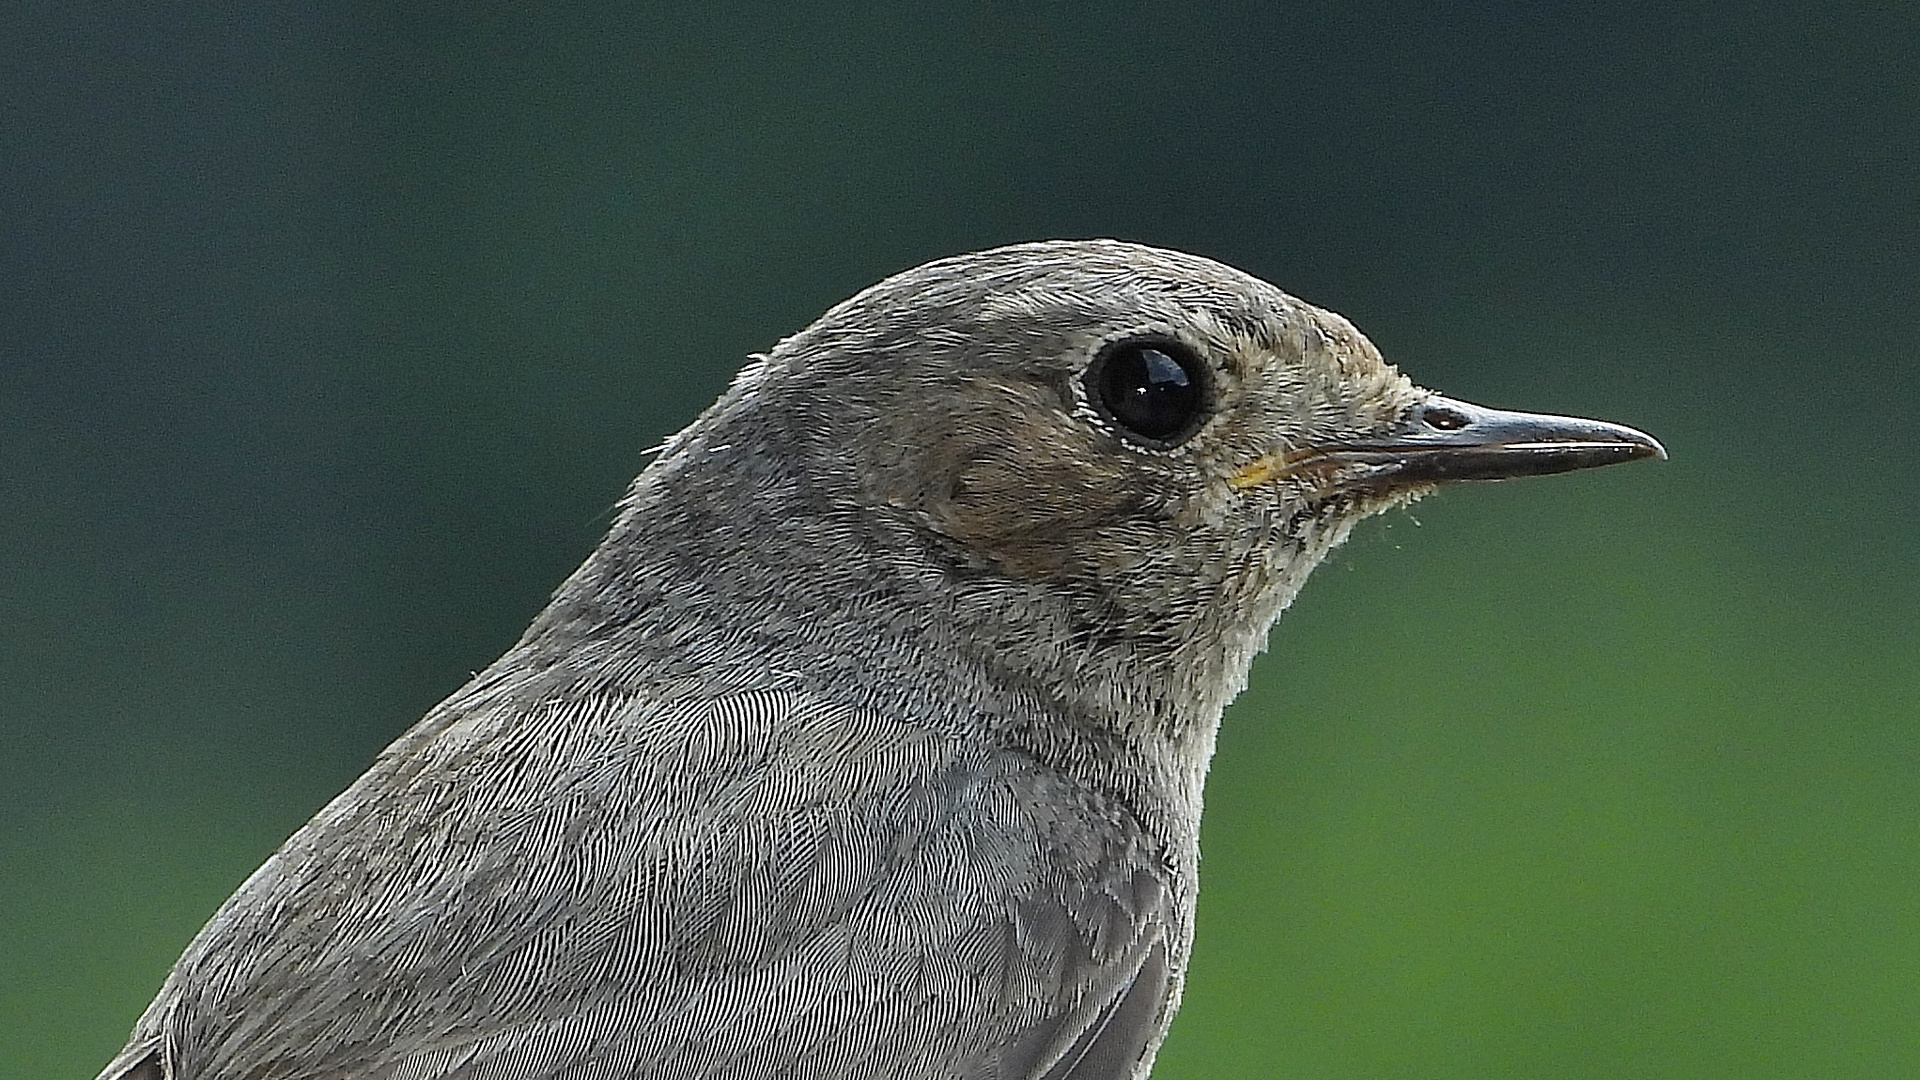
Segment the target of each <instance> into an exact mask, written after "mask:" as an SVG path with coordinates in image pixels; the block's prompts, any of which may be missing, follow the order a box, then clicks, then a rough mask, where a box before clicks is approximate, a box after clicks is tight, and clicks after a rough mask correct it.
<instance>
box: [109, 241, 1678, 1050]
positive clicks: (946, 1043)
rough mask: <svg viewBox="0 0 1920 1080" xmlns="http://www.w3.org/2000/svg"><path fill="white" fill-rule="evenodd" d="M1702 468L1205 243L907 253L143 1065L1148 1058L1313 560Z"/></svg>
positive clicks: (678, 489)
mask: <svg viewBox="0 0 1920 1080" xmlns="http://www.w3.org/2000/svg"><path fill="white" fill-rule="evenodd" d="M1661 456H1664V453H1663V451H1662V450H1661V448H1660V445H1659V444H1658V443H1657V442H1655V441H1654V440H1653V439H1652V438H1650V437H1648V436H1646V435H1644V434H1641V433H1640V432H1637V431H1634V430H1632V429H1630V428H1625V427H1620V426H1617V425H1613V424H1606V423H1601V422H1598V421H1592V420H1579V419H1572V418H1567V417H1557V416H1543V415H1535V414H1529V413H1516V412H1503V411H1499V410H1494V409H1487V408H1481V407H1479V406H1475V405H1469V404H1466V403H1464V402H1459V401H1454V400H1451V399H1448V398H1444V397H1441V396H1439V395H1438V394H1435V393H1432V392H1431V391H1427V390H1423V389H1420V388H1419V387H1417V386H1415V385H1414V384H1413V383H1412V382H1410V381H1409V380H1408V379H1407V378H1405V377H1404V376H1402V375H1401V374H1400V373H1399V372H1398V371H1396V370H1395V369H1394V368H1393V367H1391V366H1389V365H1388V364H1386V363H1385V362H1383V361H1382V360H1381V358H1380V355H1379V353H1378V352H1377V351H1376V350H1375V349H1374V347H1373V345H1372V344H1371V343H1370V342H1368V341H1367V339H1366V338H1365V337H1362V336H1361V335H1360V334H1359V332H1357V331H1356V330H1355V329H1354V328H1353V327H1352V326H1351V325H1349V324H1348V323H1347V321H1346V320H1344V319H1342V318H1340V317H1339V316H1337V315H1334V314H1332V313H1330V312H1326V311H1322V310H1320V309H1318V308H1314V307H1312V306H1310V305H1308V304H1305V303H1302V302H1301V301H1299V300H1296V299H1294V298H1293V297H1291V296H1288V295H1287V294H1285V293H1283V292H1281V291H1280V290H1278V289H1276V288H1274V287H1273V286H1271V285H1268V284H1266V283H1265V282H1263V281H1260V280H1258V279H1255V278H1253V277H1250V276H1248V275H1246V274H1243V273H1240V272H1239V271H1236V270H1233V269H1231V268H1229V267H1226V266H1223V265H1221V264H1219V263H1216V262H1212V261H1210V260H1207V259H1204V258H1200V257H1197V256H1193V255H1186V254H1180V253H1177V252H1171V251H1162V250H1156V249H1153V248H1147V247H1141V246H1138V245H1134V244H1127V243H1119V242H1115V241H1054V242H1047V243H1035V244H1025V245H1020V246H1015V247H1007V248H1000V249H997V250H992V251H985V252H980V253H976V254H971V255H962V256H958V257H954V258H949V259H943V260H940V261H938V262H933V263H929V264H927V265H925V266H921V267H918V268H916V269H913V270H909V271H906V272H905V273H902V274H899V275H897V276H895V277H892V278H889V279H888V280H886V281H883V282H881V283H880V284H878V285H875V286H873V287H872V288H870V289H868V290H866V291H865V292H862V293H860V294H859V295H857V296H855V297H853V298H852V299H850V300H847V301H846V302H844V303H842V304H840V305H839V306H837V307H835V308H833V309H832V310H830V311H828V312H827V313H826V314H825V315H824V316H822V317H821V318H820V319H819V321H817V322H815V323H814V324H813V325H811V326H809V327H807V328H806V329H805V330H802V331H801V332H800V333H798V334H795V335H794V336H793V337H790V338H788V339H786V340H785V341H782V342H780V343H779V344H778V345H777V346H776V347H775V348H774V349H773V351H772V352H770V353H768V354H766V355H764V356H759V357H756V358H754V360H753V362H752V363H750V364H749V365H748V366H747V367H746V369H745V370H744V371H742V372H741V373H740V375H739V376H738V377H737V378H736V379H735V380H734V381H733V384H732V385H731V386H730V387H729V388H728V390H727V391H726V393H725V394H723V395H722V396H721V397H720V399H719V401H717V402H715V403H714V405H713V406H712V407H710V408H709V409H707V411H706V412H705V413H703V414H702V415H701V416H700V417H699V418H698V419H696V420H695V421H694V422H693V423H692V424H691V425H689V426H688V427H687V428H686V429H685V430H683V431H681V432H680V433H679V434H677V435H675V436H674V437H673V438H672V439H670V440H669V441H668V442H667V444H666V446H665V447H664V449H663V451H662V452H661V453H660V454H659V456H658V457H657V458H655V460H654V461H653V462H652V463H651V464H650V465H649V466H648V467H647V469H646V470H645V471H644V472H642V473H641V474H640V476H639V477H638V478H637V479H636V480H635V481H634V483H633V485H632V487H631V489H630V490H629V492H628V493H627V496H626V497H625V499H624V500H623V501H622V503H621V505H620V510H619V513H618V514H617V516H616V519H615V521H614V523H613V525H612V528H611V529H610V531H609V533H608V535H607V537H606V539H605V540H604V541H603V542H602V543H601V544H600V546H599V547H598V549H597V550H595V551H594V553H593V554H592V555H591V556H590V557H589V558H588V559H587V561H586V562H585V564H584V565H582V566H581V567H580V568H579V570H577V571H576V572H575V573H574V574H573V575H572V576H571V577H569V578H568V579H567V580H566V582H565V583H564V584H562V585H561V586H560V588H559V589H558V591H557V592H556V593H555V594H554V596H553V599H552V602H551V603H550V604H549V605H548V606H547V608H546V609H545V610H544V611H542V612H541V613H540V615H539V616H538V618H536V619H535V620H534V623H533V625H532V626H531V627H530V628H529V629H528V630H527V632H526V634H525V635H524V636H523V637H522V638H521V639H520V641H519V642H518V643H517V644H515V645H514V646H513V647H512V648H511V649H510V650H508V651H507V653H506V654H505V655H504V656H502V657H501V658H500V659H499V660H498V661H496V662H495V663H494V664H493V665H492V666H490V667H488V668H487V669H486V670H485V671H483V672H481V673H480V674H479V675H478V676H476V677H475V678H474V679H473V680H472V681H471V682H470V683H468V684H467V685H466V686H464V687H462V688H460V689H459V690H458V691H456V692H455V693H454V694H453V695H452V696H451V697H449V698H448V699H447V700H446V701H444V702H442V703H441V704H440V705H438V706H436V707H435V708H434V709H433V710H432V711H431V712H429V713H428V714H427V715H426V717H425V718H424V719H422V720H421V721H420V722H419V723H418V724H417V725H416V726H415V727H413V728H412V729H411V730H410V731H408V732H407V733H405V734H404V735H402V736H401V737H400V738H399V739H398V740H397V741H395V742H394V743H393V745H392V746H390V747H388V748H387V750H386V751H385V752H384V753H382V754H381V755H380V757H379V758H378V760H376V761H375V762H374V764H373V765H372V767H371V768H369V769H368V770H367V772H366V773H365V775H363V776H361V777H360V778H359V779H358V780H357V781H355V782H354V783H353V785H352V786H351V787H349V788H348V789H347V790H346V791H345V792H344V793H342V794H341V795H340V796H339V797H338V798H336V799H334V800H333V802H331V803H330V804H328V805H327V806H326V807H325V808H324V809H322V810H321V811H320V812H319V813H318V814H316V815H315V816H314V818H313V820H312V821H310V822H308V823H307V824H306V825H305V826H304V827H302V828H301V829H300V830H299V831H298V832H297V833H295V834H294V835H293V837H292V838H291V839H289V840H288V841H287V842H286V844H285V845H284V846H283V847H282V848H281V849H280V850H279V851H277V852H275V853H274V854H273V856H272V857H271V858H269V859H268V860H267V861H266V863H265V865H263V866H262V867H261V868H260V869H259V870H258V871H257V872H256V873H254V874H253V876H252V877H250V878H248V879H247V881H246V882H245V883H244V884H243V885H241V886H240V889H239V891H238V892H236V893H235V894H234V895H233V896H232V897H231V898H230V899H229V900H228V901H227V902H226V903H225V904H224V905H223V906H222V907H221V908H220V909H219V911H218V912H216V913H215V914H214V916H213V918H212V919H211V920H210V921H209V922H208V923H207V925H206V927H205V928H204V929H203V930H201V932H200V933H199V935H198V936H197V937H195V938H194V940H193V941H192V943H191V944H189V945H188V946H187V949H186V952H185V954H184V955H182V956H181V958H180V960H179V962H178V963H177V964H176V965H175V967H174V968H173V970H172V972H171V974H169V975H168V976H167V979H166V982H165V984H164V985H163V986H162V987H161V988H160V992H159V994H158V996H157V997H156V998H155V999H154V1001H153V1004H152V1005H151V1006H149V1007H148V1009H147V1010H146V1012H145V1013H144V1015H142V1016H141V1017H140V1019H139V1021H138V1023H137V1024H136V1026H135V1027H134V1030H133V1034H132V1038H131V1040H130V1041H129V1042H128V1044H127V1046H126V1049H125V1050H124V1051H123V1052H122V1053H121V1054H120V1055H119V1057H117V1058H116V1059H115V1060H114V1061H113V1063H112V1064H110V1065H109V1066H108V1067H107V1069H106V1070H105V1072H104V1073H102V1077H103V1080H121V1078H127V1077H138V1078H141V1080H160V1078H166V1080H241V1078H264V1077H273V1078H276V1080H305V1078H313V1080H319V1078H323V1077H324V1078H334V1077H347V1076H351V1077H356V1078H363V1080H369V1078H396V1080H397V1078H402V1077H404V1078H409V1080H428V1078H435V1077H456V1076H457V1077H467V1078H498V1080H536V1078H540V1080H546V1078H556V1080H557V1078H577V1080H586V1078H601V1077H605V1078H614V1077H621V1078H646V1080H667V1078H674V1080H693V1078H716V1080H717V1078H736V1080H746V1078H758V1077H853V1076H858V1077H867V1078H875V1080H879V1078H897V1080H909V1078H911V1080H932V1078H951V1080H961V1078H966V1080H1041V1078H1045V1080H1121V1078H1130V1077H1131V1078H1137V1077H1143V1076H1145V1075H1146V1073H1147V1071H1148V1070H1149V1069H1150V1068H1151V1066H1152V1061H1153V1057H1154V1054H1155V1051H1156V1050H1157V1048H1158V1047H1159V1045H1160V1041H1161V1038H1162V1036H1163V1035H1164V1034H1165V1032H1166V1029H1167V1025H1168V1024H1169V1022H1170V1021H1171V1020H1172V1018H1173V1014H1174V1010H1175V1008H1176V1007H1177V1005H1178V1003H1179V999H1180V989H1181V984H1182V979H1183V976H1184V973H1185V971H1186V969H1187V962H1188V957H1189V951H1190V946H1191V944H1192V940H1193V913H1194V900H1195V896H1196V892H1197V889H1198V887H1199V879H1198V867H1197V861H1198V851H1199V848H1198V836H1199V824H1200V810H1201V793H1202V788H1203V783H1204V780H1205V776H1206V772H1207V765H1208V761H1209V758H1210V757H1211V755H1212V752H1213V746H1214V734H1215V730H1216V728H1217V725H1218V723H1219V720H1220V715H1221V710H1222V709H1223V708H1224V707H1225V706H1226V704H1227V702H1228V701H1229V700H1230V699H1231V698H1232V697H1233V696H1234V694H1236V693H1237V692H1238V691H1239V690H1240V688H1241V687H1242V685H1243V684H1244V681H1245V678H1246V673H1247V669H1248V665H1249V664H1250V663H1251V661H1252V659H1253V657H1254V655H1255V653H1257V652H1258V651H1259V650H1260V649H1261V648H1262V647H1263V646H1264V643H1265V640H1266V633H1267V630H1268V628H1269V627H1270V626H1271V625H1272V623H1273V621H1274V620H1275V619H1276V618H1278V616H1279V614H1280V612H1281V610H1282V609H1283V608H1285V607H1286V605H1287V603H1288V602H1289V601H1290V600H1291V599H1292V597H1293V596H1294V594H1295V592H1296V591H1298V589H1299V588H1300V586H1301V584H1302V582H1303V581H1304V580H1305V578H1306V576H1307V574H1308V572H1309V571H1310V570H1311V569H1312V568H1313V567H1314V565H1315V564H1316V563H1318V562H1319V561H1320V560H1321V559H1322V558H1323V557H1324V556H1325V555H1326V554H1327V552H1328V551H1329V550H1330V549H1332V548H1333V547H1334V545H1336V544H1338V543H1339V542H1340V541H1341V540H1342V539H1344V538H1345V537H1346V535H1347V533H1348V531H1349V530H1350V529H1351V528H1352V527H1353V525H1354V523H1355V522H1356V521H1358V520H1359V519H1361V518H1363V517H1365V516H1367V515H1368V514H1372V513H1376V512H1378V511H1380V510H1382V509H1384V508H1387V507H1390V506H1393V505H1396V504H1399V503H1403V502H1406V501H1408V500H1410V499H1412V498H1415V497H1417V496H1419V495H1421V494H1423V493H1425V492H1427V491H1429V490H1430V489H1432V488H1433V487H1434V486H1436V485H1438V484H1442V483H1446V482H1449V481H1458V480H1491V479H1500V478H1503V477H1511V476H1522V475H1533V474H1537V473H1549V472H1557V471H1562V470H1567V469H1579V468H1587V467H1591V466H1597V465H1606V464H1611V463H1614V462H1622V461H1630V460H1633V459H1635V458H1643V457H1661Z"/></svg>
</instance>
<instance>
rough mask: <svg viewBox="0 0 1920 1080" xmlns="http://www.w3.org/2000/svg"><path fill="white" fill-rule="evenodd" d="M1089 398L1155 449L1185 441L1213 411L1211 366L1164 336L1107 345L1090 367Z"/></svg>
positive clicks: (1123, 428)
mask: <svg viewBox="0 0 1920 1080" xmlns="http://www.w3.org/2000/svg"><path fill="white" fill-rule="evenodd" d="M1086 386H1087V398H1088V400H1090V401H1092V402H1093V404H1094V407H1095V408H1097V409H1099V410H1100V413H1101V415H1103V416H1105V417H1106V418H1107V419H1108V420H1111V421H1113V424H1114V426H1115V427H1117V428H1119V429H1120V431H1121V432H1122V433H1123V434H1125V435H1127V436H1129V437H1130V438H1132V439H1133V440H1134V441H1135V442H1139V443H1143V444H1145V445H1147V446H1151V447H1154V448H1156V449H1166V448H1168V447H1171V446H1177V445H1179V444H1180V443H1182V442H1185V441H1186V440H1187V438H1188V437H1189V436H1191V435H1192V434H1193V433H1194V432H1195V431H1198V430H1199V429H1200V424H1201V423H1202V422H1203V421H1204V420H1206V418H1207V413H1208V411H1209V409H1210V407H1211V401H1210V398H1211V396H1212V394H1211V390H1212V387H1211V385H1210V383H1209V380H1208V378H1207V368H1206V365H1205V364H1202V363H1201V362H1200V358H1199V357H1197V356H1195V355H1194V354H1193V350H1191V349H1189V348H1187V347H1186V346H1185V345H1182V344H1180V343H1179V342H1177V341H1169V340H1167V339H1165V338H1157V337H1155V338H1135V339H1131V340H1128V341H1119V342H1115V343H1114V344H1112V345H1109V346H1107V348H1106V349H1105V350H1103V351H1102V352H1101V353H1100V355H1099V356H1097V357H1095V358H1094V361H1093V364H1092V365H1091V366H1089V367H1088V368H1087V374H1086Z"/></svg>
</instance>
